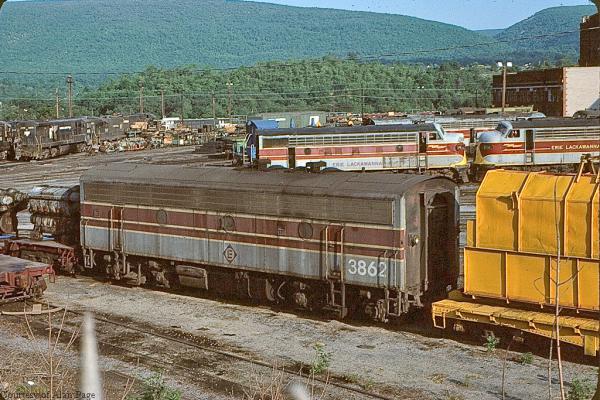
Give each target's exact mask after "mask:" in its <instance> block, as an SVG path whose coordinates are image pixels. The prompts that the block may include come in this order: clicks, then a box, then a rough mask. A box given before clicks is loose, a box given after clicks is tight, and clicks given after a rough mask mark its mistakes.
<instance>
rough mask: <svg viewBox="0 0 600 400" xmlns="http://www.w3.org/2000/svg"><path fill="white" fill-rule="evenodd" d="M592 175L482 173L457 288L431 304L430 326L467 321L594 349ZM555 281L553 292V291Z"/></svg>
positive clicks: (599, 280) (598, 283)
mask: <svg viewBox="0 0 600 400" xmlns="http://www.w3.org/2000/svg"><path fill="white" fill-rule="evenodd" d="M599 188H600V175H598V174H591V175H584V174H581V173H579V174H577V175H557V174H549V173H543V172H519V171H504V170H496V171H489V172H488V174H487V175H486V177H485V179H484V181H483V182H482V184H481V186H480V188H479V190H478V192H477V198H476V220H475V221H469V222H468V224H467V245H466V247H465V254H464V290H463V292H462V293H460V294H458V293H454V294H453V295H452V296H450V298H449V299H447V300H443V301H440V302H437V303H434V304H433V313H432V314H433V320H434V324H435V325H436V326H437V327H440V328H445V327H446V326H447V323H448V320H452V321H453V323H460V321H470V322H476V323H486V324H491V325H498V326H505V327H509V328H515V329H519V330H523V331H527V332H531V333H535V334H538V335H542V336H548V337H549V336H551V334H552V327H553V325H554V320H555V318H554V314H553V311H554V307H555V304H556V301H557V299H558V303H559V305H560V306H561V308H562V309H564V310H565V311H564V316H562V317H561V318H559V325H560V332H561V337H562V338H563V340H564V341H566V342H569V343H572V344H575V345H579V346H582V347H584V349H585V352H586V354H590V355H593V354H595V353H596V351H597V350H598V347H599V346H598V336H599V335H598V322H597V312H598V310H599V308H600V307H599V292H600V274H599V270H600V263H599V241H600V237H599V230H600V229H599V225H598V220H599V211H600V210H599ZM557 282H558V296H557V293H556V289H557V284H556V283H557Z"/></svg>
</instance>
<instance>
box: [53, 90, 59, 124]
mask: <svg viewBox="0 0 600 400" xmlns="http://www.w3.org/2000/svg"><path fill="white" fill-rule="evenodd" d="M54 94H55V95H56V119H59V118H60V97H59V95H58V88H56V90H55V92H54Z"/></svg>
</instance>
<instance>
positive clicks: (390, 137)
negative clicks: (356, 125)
mask: <svg viewBox="0 0 600 400" xmlns="http://www.w3.org/2000/svg"><path fill="white" fill-rule="evenodd" d="M416 141H417V132H399V133H369V134H352V135H314V136H290V138H289V145H290V146H294V147H297V146H322V145H338V144H369V143H415V142H416Z"/></svg>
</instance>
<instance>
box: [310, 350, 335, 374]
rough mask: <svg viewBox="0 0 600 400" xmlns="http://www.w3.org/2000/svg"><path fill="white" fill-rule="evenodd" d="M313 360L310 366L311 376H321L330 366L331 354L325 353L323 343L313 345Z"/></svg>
mask: <svg viewBox="0 0 600 400" xmlns="http://www.w3.org/2000/svg"><path fill="white" fill-rule="evenodd" d="M313 348H314V349H315V358H314V360H313V362H312V365H311V366H310V373H311V375H316V374H322V373H323V372H325V371H327V369H328V368H329V366H330V365H331V353H328V352H326V351H325V345H324V344H323V343H315V345H314V346H313Z"/></svg>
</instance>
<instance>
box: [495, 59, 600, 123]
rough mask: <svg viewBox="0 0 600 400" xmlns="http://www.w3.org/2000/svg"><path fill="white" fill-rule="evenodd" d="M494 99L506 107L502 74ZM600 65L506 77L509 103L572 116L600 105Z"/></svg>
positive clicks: (550, 114) (498, 80)
mask: <svg viewBox="0 0 600 400" xmlns="http://www.w3.org/2000/svg"><path fill="white" fill-rule="evenodd" d="M492 96H493V97H492V98H493V102H494V105H495V106H496V107H500V106H502V75H497V76H494V83H493V92H492ZM599 96H600V67H565V68H554V69H547V70H539V71H523V72H519V73H514V74H508V75H507V77H506V105H507V107H514V106H527V105H529V106H533V107H534V109H535V110H537V111H540V112H543V113H544V114H546V115H547V116H553V117H572V116H573V114H575V113H576V112H577V111H580V110H586V109H597V108H598V97H599Z"/></svg>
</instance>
